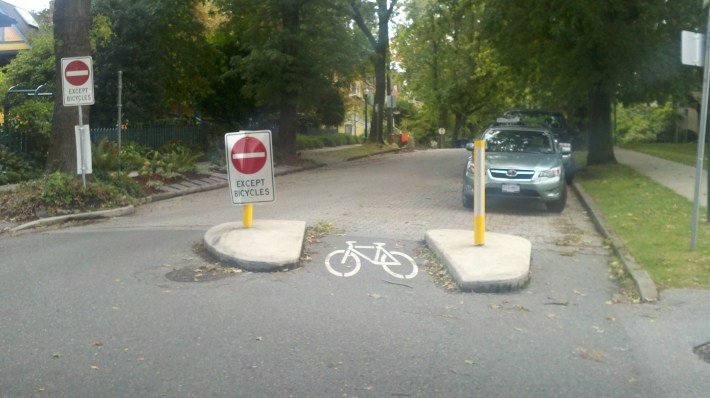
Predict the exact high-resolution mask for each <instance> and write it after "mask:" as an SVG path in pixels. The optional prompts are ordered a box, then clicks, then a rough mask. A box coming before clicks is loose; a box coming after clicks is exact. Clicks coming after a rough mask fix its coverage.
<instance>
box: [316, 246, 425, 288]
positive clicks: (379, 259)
mask: <svg viewBox="0 0 710 398" xmlns="http://www.w3.org/2000/svg"><path fill="white" fill-rule="evenodd" d="M345 243H347V244H348V248H347V249H345V250H343V249H339V250H336V251H334V252H331V253H330V254H328V256H327V257H326V258H325V267H326V268H327V269H328V271H329V272H330V273H331V274H333V275H335V276H340V277H343V278H347V277H348V276H353V275H355V274H357V273H358V271H360V258H363V259H365V260H367V261H369V262H371V263H372V264H374V265H380V266H382V268H383V269H384V270H385V272H387V273H388V274H390V275H392V276H394V277H395V278H400V279H412V278H414V277H415V276H417V272H419V268H418V267H417V263H415V262H414V260H413V259H412V258H411V257H409V256H408V255H406V254H404V253H400V252H395V251H388V250H387V249H385V248H384V246H385V244H384V243H381V242H375V243H373V244H372V245H371V246H367V245H365V246H355V243H357V242H355V241H352V240H351V241H347V242H345ZM358 249H374V250H375V254H374V255H373V256H372V257H368V256H367V255H365V254H363V253H362V252H361V251H359V250H358ZM341 255H342V257H341ZM331 259H332V262H331Z"/></svg>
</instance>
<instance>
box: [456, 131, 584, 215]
mask: <svg viewBox="0 0 710 398" xmlns="http://www.w3.org/2000/svg"><path fill="white" fill-rule="evenodd" d="M481 139H483V140H484V141H485V142H486V150H485V153H486V157H485V167H486V173H485V174H486V193H485V195H486V198H488V197H516V198H529V199H536V200H541V201H543V202H544V203H545V205H546V207H547V209H548V210H550V211H553V212H561V211H562V210H564V208H565V205H566V203H567V184H566V182H565V167H564V165H563V162H562V155H563V151H564V152H565V153H567V154H569V151H570V148H569V147H562V148H560V147H559V146H558V145H557V144H556V141H555V137H554V136H553V134H552V132H551V131H550V130H549V129H546V128H542V127H528V126H519V125H507V126H493V127H490V128H488V129H487V130H486V131H485V132H484V133H483V136H482V138H481ZM467 149H468V150H473V144H468V145H467ZM473 176H474V160H473V156H469V158H468V162H467V164H466V169H465V171H464V177H463V189H462V193H461V197H462V201H463V205H464V207H467V208H471V207H473V201H474V196H473Z"/></svg>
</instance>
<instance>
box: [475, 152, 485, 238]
mask: <svg viewBox="0 0 710 398" xmlns="http://www.w3.org/2000/svg"><path fill="white" fill-rule="evenodd" d="M473 162H474V163H473V165H474V166H473V167H474V170H475V173H474V175H473V244H474V245H475V246H483V245H484V244H485V243H486V141H483V140H477V141H476V142H474V143H473Z"/></svg>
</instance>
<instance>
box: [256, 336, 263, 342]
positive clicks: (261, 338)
mask: <svg viewBox="0 0 710 398" xmlns="http://www.w3.org/2000/svg"><path fill="white" fill-rule="evenodd" d="M262 340H264V338H263V337H261V336H256V341H262Z"/></svg>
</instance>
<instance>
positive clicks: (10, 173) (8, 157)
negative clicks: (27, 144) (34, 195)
mask: <svg viewBox="0 0 710 398" xmlns="http://www.w3.org/2000/svg"><path fill="white" fill-rule="evenodd" d="M38 173H39V170H38V167H37V164H36V163H35V162H33V161H32V160H30V159H27V158H26V157H25V156H24V155H22V154H19V153H16V152H12V151H10V150H9V149H8V148H6V147H5V146H3V145H0V185H4V184H14V183H17V182H21V181H25V180H28V179H30V178H34V177H36V176H37V174H38Z"/></svg>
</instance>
